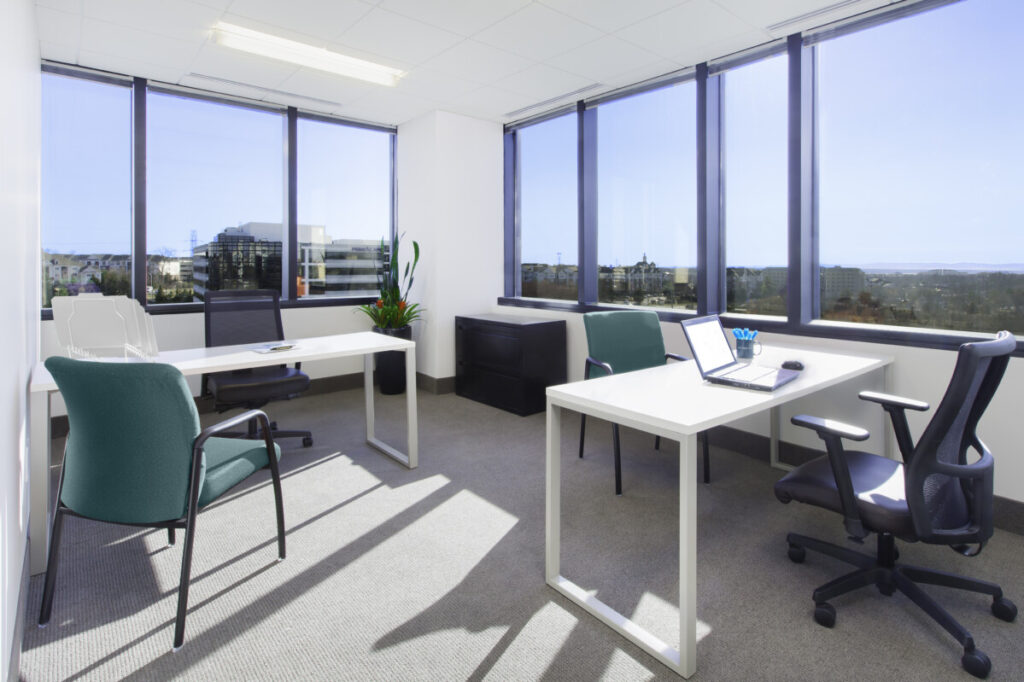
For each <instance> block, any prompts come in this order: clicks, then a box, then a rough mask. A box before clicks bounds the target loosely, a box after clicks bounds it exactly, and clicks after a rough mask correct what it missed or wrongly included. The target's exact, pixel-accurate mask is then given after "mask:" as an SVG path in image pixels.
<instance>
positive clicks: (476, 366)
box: [455, 315, 566, 416]
mask: <svg viewBox="0 0 1024 682" xmlns="http://www.w3.org/2000/svg"><path fill="white" fill-rule="evenodd" d="M565 353H566V350H565V320H545V319H541V318H536V317H519V316H518V315H473V316H471V317H456V318H455V393H456V394H457V395H460V396H463V397H464V398H470V399H471V400H477V401H480V402H482V403H486V404H488V405H493V406H494V407H500V408H501V409H503V410H508V411H509V412H513V413H515V414H518V415H520V416H525V415H528V414H534V413H536V412H543V411H544V408H545V396H544V389H545V388H547V387H548V386H553V385H555V384H564V383H565V380H566V379H565V376H566V375H565Z"/></svg>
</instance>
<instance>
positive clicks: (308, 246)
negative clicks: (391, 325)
mask: <svg viewBox="0 0 1024 682" xmlns="http://www.w3.org/2000/svg"><path fill="white" fill-rule="evenodd" d="M391 139H392V134H391V133H388V132H382V131H379V130H370V129H366V128H354V127H352V126H344V125H339V124H337V123H326V122H323V121H318V120H310V119H302V118H300V119H299V121H298V152H297V159H298V216H297V219H298V249H299V253H298V262H299V269H298V272H297V274H296V276H297V277H298V294H299V296H300V297H303V296H309V297H324V296H376V295H377V291H378V287H377V282H378V280H377V274H378V272H379V269H380V267H381V266H382V265H383V262H384V258H385V257H386V255H387V254H386V253H384V254H382V253H381V240H382V239H384V240H385V241H387V240H388V237H389V235H390V234H391Z"/></svg>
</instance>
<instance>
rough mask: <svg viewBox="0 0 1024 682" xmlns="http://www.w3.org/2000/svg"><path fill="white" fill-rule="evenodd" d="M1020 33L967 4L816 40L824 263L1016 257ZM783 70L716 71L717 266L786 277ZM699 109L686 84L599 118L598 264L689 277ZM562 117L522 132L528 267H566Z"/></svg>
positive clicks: (1006, 4)
mask: <svg viewBox="0 0 1024 682" xmlns="http://www.w3.org/2000/svg"><path fill="white" fill-rule="evenodd" d="M1021 25H1024V3H1021V2H1018V1H1016V0H965V1H964V2H960V3H955V4H953V5H949V6H946V7H942V8H939V9H936V10H932V11H929V12H925V13H922V14H919V15H916V16H913V17H910V18H908V19H904V20H899V21H895V22H891V23H889V24H886V25H884V26H879V27H875V28H872V29H868V30H865V31H862V32H859V33H856V34H851V35H848V36H845V37H842V38H839V39H836V40H832V41H828V42H824V43H821V44H820V46H819V105H820V113H819V125H820V138H819V139H820V149H819V154H820V156H819V183H820V184H819V201H820V207H819V211H820V213H819V225H820V229H819V234H820V261H821V263H822V264H826V265H828V264H840V265H862V264H870V263H886V262H889V263H892V262H899V263H903V262H919V263H962V262H980V263H1010V262H1021V261H1024V229H1022V228H1024V224H1022V219H1021V216H1024V191H1021V189H1020V186H1021V184H1022V183H1021V175H1022V173H1021V170H1020V159H1021V158H1024V125H1022V121H1024V88H1021V87H1020V86H1019V83H1020V71H1021V67H1022V66H1024V43H1022V41H1021V40H1020V36H1019V27H1020V26H1021ZM786 70H787V63H786V58H785V56H780V57H776V58H771V59H768V60H764V61H761V62H757V63H754V64H750V65H747V66H743V67H740V68H738V69H734V70H732V71H730V72H728V73H726V74H725V81H724V112H723V117H724V128H725V149H724V166H725V179H724V182H725V216H726V262H727V265H728V266H729V267H737V266H746V267H764V266H771V265H785V261H786V234H787V229H786V224H787V209H786V206H787V200H786V197H787V189H786V182H787V161H786V134H787V132H786V120H787V114H786V78H787V75H786ZM695 107H696V99H695V90H694V85H693V83H685V84H681V85H677V86H673V87H670V88H666V89H663V90H660V91H656V92H652V93H644V94H641V95H636V96H634V97H631V98H629V99H626V100H622V101H619V102H614V103H610V104H605V105H601V106H600V107H599V108H598V171H597V172H598V202H599V205H598V262H599V264H600V265H619V264H632V263H635V262H637V261H639V260H641V258H642V257H643V256H644V254H646V255H647V258H648V260H653V261H655V262H657V263H658V264H659V265H662V266H694V265H696V257H695V252H696V210H697V209H696V175H695V170H694V169H695V167H696V148H695V139H696V128H695V113H694V110H695ZM575 118H576V117H575V114H570V115H567V116H563V117H560V118H558V119H554V120H551V121H546V122H543V123H540V124H537V125H534V126H530V127H528V128H524V129H522V130H521V131H520V135H519V138H520V149H521V159H520V163H521V166H520V169H521V170H520V173H521V175H520V177H521V183H522V184H521V206H522V214H521V231H522V261H523V262H524V263H528V262H542V263H555V262H557V260H556V259H558V258H559V257H560V259H561V262H562V263H576V260H577V259H576V248H577V247H576V242H577V236H576V229H577V218H576V194H575V192H576V126H575ZM558 254H561V255H560V256H559V255H558Z"/></svg>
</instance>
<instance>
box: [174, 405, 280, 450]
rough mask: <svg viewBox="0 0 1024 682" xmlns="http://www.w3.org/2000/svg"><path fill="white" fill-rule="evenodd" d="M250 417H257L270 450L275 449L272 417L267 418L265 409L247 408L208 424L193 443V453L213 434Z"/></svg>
mask: <svg viewBox="0 0 1024 682" xmlns="http://www.w3.org/2000/svg"><path fill="white" fill-rule="evenodd" d="M250 419H257V420H258V421H259V423H260V430H261V431H262V432H263V440H264V441H265V442H266V444H267V449H268V451H270V450H272V449H273V443H274V441H273V439H272V438H271V435H270V433H271V432H270V419H268V418H267V415H266V413H265V412H264V411H263V410H246V411H245V412H242V413H241V414H237V415H235V416H234V417H231V418H230V419H225V420H224V421H222V422H217V423H216V424H214V425H213V426H207V427H206V428H205V429H203V430H202V432H201V433H200V434H199V435H198V436H197V437H196V440H195V442H194V443H193V444H192V450H193V453H197V452H198V451H199V449H200V448H202V446H203V443H205V442H206V441H208V440H210V438H212V437H213V436H216V435H217V434H218V433H222V432H224V431H228V430H229V429H232V428H234V427H236V426H238V425H239V424H244V423H246V422H247V421H249V420H250Z"/></svg>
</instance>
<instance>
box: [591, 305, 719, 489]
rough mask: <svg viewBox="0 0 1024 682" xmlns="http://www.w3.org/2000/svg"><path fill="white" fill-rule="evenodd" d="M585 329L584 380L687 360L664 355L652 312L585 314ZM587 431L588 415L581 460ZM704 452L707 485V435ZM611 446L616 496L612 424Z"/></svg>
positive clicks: (657, 443) (618, 483) (618, 480)
mask: <svg viewBox="0 0 1024 682" xmlns="http://www.w3.org/2000/svg"><path fill="white" fill-rule="evenodd" d="M583 327H584V328H585V329H586V331H587V353H588V357H587V360H586V365H585V366H584V368H583V378H584V379H589V378H590V375H591V372H592V371H595V372H596V375H595V378H596V377H599V376H606V375H608V374H612V373H619V374H621V373H623V372H632V371H634V370H638V369H647V368H648V367H658V366H660V365H664V364H665V363H666V362H667V361H668V360H669V359H670V358H671V359H673V360H686V359H687V358H685V357H683V356H682V355H676V354H675V353H666V352H665V340H664V338H663V337H662V335H661V322H660V321H659V320H658V314H657V313H656V312H654V311H653V310H616V311H611V312H606V313H586V314H585V315H584V316H583ZM586 430H587V415H585V414H584V415H581V416H580V458H582V457H583V437H584V435H585V434H586ZM698 439H699V440H700V441H701V445H702V447H703V450H704V482H705V483H707V482H708V480H709V478H710V475H711V474H710V467H711V463H710V456H709V454H708V435H707V433H706V432H705V433H701V434H699V435H698ZM612 447H613V449H614V452H615V494H616V495H621V494H622V462H621V456H620V453H619V425H618V424H612ZM654 447H655V449H659V448H660V447H661V438H660V437H655V439H654Z"/></svg>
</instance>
